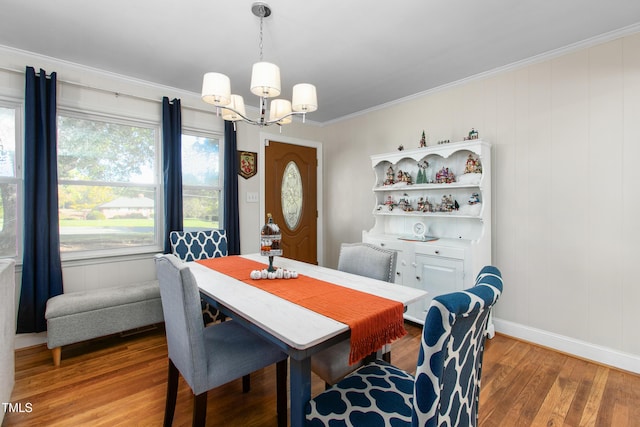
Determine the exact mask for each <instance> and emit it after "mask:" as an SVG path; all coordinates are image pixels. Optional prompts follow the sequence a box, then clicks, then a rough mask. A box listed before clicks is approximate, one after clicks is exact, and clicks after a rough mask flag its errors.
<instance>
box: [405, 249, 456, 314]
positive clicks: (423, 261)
mask: <svg viewBox="0 0 640 427" xmlns="http://www.w3.org/2000/svg"><path fill="white" fill-rule="evenodd" d="M415 260H416V261H415V263H416V277H415V287H416V288H420V289H424V290H425V291H427V292H428V293H429V295H428V296H427V298H423V299H422V300H420V301H417V302H415V303H413V304H411V305H409V307H408V308H407V312H406V314H405V317H407V318H409V320H413V321H416V322H419V323H421V324H424V319H425V317H426V315H427V310H428V309H429V305H430V304H431V298H433V297H435V296H438V295H442V294H446V293H449V292H454V291H458V290H462V289H463V284H464V281H463V279H464V262H463V261H462V260H461V259H454V258H445V257H440V256H430V255H420V254H416V256H415Z"/></svg>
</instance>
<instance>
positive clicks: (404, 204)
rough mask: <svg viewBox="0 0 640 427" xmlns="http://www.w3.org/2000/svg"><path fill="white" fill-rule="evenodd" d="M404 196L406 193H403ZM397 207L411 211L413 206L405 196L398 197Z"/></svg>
mask: <svg viewBox="0 0 640 427" xmlns="http://www.w3.org/2000/svg"><path fill="white" fill-rule="evenodd" d="M405 196H406V194H405ZM398 207H399V208H400V209H402V210H403V211H405V212H412V211H413V206H411V202H409V199H408V198H407V197H402V198H401V199H400V201H399V202H398Z"/></svg>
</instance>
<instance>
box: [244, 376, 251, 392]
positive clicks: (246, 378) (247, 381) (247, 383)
mask: <svg viewBox="0 0 640 427" xmlns="http://www.w3.org/2000/svg"><path fill="white" fill-rule="evenodd" d="M250 390H251V374H247V375H245V376H244V377H242V392H243V393H249V391H250Z"/></svg>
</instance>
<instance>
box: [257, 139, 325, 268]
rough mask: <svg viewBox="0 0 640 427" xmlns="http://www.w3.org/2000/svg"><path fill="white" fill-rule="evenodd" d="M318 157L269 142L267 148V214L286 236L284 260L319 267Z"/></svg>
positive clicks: (308, 149) (305, 149)
mask: <svg viewBox="0 0 640 427" xmlns="http://www.w3.org/2000/svg"><path fill="white" fill-rule="evenodd" d="M317 168H318V161H317V153H316V149H315V148H313V147H305V146H300V145H293V144H286V143H283V142H276V141H269V144H268V145H267V147H265V202H264V205H265V212H266V213H271V214H272V215H273V221H274V222H275V223H276V224H278V226H279V227H280V230H281V232H282V249H283V254H282V256H284V257H286V258H291V259H295V260H298V261H304V262H309V263H312V264H317V263H318V254H317V242H318V238H317V232H318V230H317V227H318V226H317V217H318V208H317V200H316V189H317Z"/></svg>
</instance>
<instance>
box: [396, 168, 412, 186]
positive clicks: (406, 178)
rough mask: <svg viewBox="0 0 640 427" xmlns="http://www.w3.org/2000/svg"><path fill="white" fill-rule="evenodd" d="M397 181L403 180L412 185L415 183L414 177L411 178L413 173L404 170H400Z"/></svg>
mask: <svg viewBox="0 0 640 427" xmlns="http://www.w3.org/2000/svg"><path fill="white" fill-rule="evenodd" d="M397 182H403V183H405V184H407V185H411V184H413V179H412V178H411V175H409V172H403V171H402V170H398V174H397Z"/></svg>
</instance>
